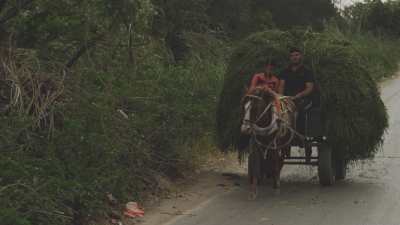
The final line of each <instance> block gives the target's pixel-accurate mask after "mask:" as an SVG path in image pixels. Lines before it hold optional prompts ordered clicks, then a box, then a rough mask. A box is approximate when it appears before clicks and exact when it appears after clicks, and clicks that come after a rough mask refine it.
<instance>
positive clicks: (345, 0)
mask: <svg viewBox="0 0 400 225" xmlns="http://www.w3.org/2000/svg"><path fill="white" fill-rule="evenodd" d="M337 1H338V3H339V2H340V0H337ZM354 2H361V0H342V7H343V6H347V5H351V4H352V3H354Z"/></svg>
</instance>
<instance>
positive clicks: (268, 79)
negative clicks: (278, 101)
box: [248, 60, 280, 94]
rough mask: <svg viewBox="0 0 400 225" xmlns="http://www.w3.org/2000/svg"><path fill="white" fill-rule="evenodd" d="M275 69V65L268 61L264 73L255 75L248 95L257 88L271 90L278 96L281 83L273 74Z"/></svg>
mask: <svg viewBox="0 0 400 225" xmlns="http://www.w3.org/2000/svg"><path fill="white" fill-rule="evenodd" d="M274 68H275V63H274V62H272V61H269V60H268V61H267V62H266V63H265V65H264V72H262V73H256V74H254V75H253V77H252V79H251V82H250V86H249V90H248V93H252V92H254V90H255V89H256V88H263V89H265V90H267V89H269V90H270V91H272V92H273V93H276V94H277V93H278V90H279V83H280V82H279V79H278V77H277V76H276V75H275V74H273V70H274Z"/></svg>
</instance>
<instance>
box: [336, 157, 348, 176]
mask: <svg viewBox="0 0 400 225" xmlns="http://www.w3.org/2000/svg"><path fill="white" fill-rule="evenodd" d="M335 166H336V174H335V175H336V176H335V178H336V180H343V179H345V178H346V170H347V163H346V160H344V159H337V160H336V165H335Z"/></svg>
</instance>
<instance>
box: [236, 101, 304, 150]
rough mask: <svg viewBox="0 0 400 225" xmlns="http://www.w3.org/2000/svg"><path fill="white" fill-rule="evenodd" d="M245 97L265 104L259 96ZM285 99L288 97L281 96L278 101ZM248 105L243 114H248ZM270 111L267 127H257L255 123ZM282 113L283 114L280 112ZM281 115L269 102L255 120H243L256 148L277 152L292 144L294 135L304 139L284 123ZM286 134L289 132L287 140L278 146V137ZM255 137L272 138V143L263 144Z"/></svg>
mask: <svg viewBox="0 0 400 225" xmlns="http://www.w3.org/2000/svg"><path fill="white" fill-rule="evenodd" d="M245 97H248V98H251V99H257V100H259V101H264V102H265V100H264V99H263V98H262V97H260V96H256V95H250V94H249V95H246V96H245ZM285 98H288V97H287V96H282V97H280V100H282V99H285ZM249 104H250V101H249V102H248V103H247V104H245V113H248V110H249V108H250V105H249ZM270 109H271V110H272V119H271V122H270V123H269V125H267V126H266V127H261V126H259V125H257V123H258V122H259V121H260V120H261V119H262V118H263V117H264V116H265V114H266V113H267V112H268V111H269V110H270ZM282 113H285V112H282ZM282 113H279V112H278V110H277V108H276V106H275V104H273V102H270V103H269V104H267V106H266V107H265V109H264V110H263V112H262V113H261V114H260V115H259V116H258V117H257V119H256V120H255V121H254V122H253V121H251V120H246V119H244V120H243V121H244V122H245V123H247V125H249V127H250V135H251V137H252V139H253V140H254V141H255V143H256V144H257V145H258V146H261V147H264V148H265V149H271V150H278V149H282V148H284V147H287V146H289V145H290V143H291V142H292V140H293V138H294V137H295V135H297V136H299V137H301V138H304V136H303V135H301V134H300V133H298V132H297V131H296V130H295V129H293V128H292V127H291V125H290V124H289V122H288V121H286V120H285V119H284V118H283V117H282ZM287 132H289V134H290V135H289V138H288V140H287V141H286V142H285V143H283V144H279V145H278V143H277V141H278V139H279V137H282V136H283V135H285V134H286V133H287ZM257 136H272V141H271V142H270V143H268V144H264V143H262V142H261V141H260V140H258V138H257Z"/></svg>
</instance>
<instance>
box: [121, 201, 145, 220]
mask: <svg viewBox="0 0 400 225" xmlns="http://www.w3.org/2000/svg"><path fill="white" fill-rule="evenodd" d="M124 215H125V216H127V217H131V218H135V217H143V216H144V211H143V210H142V209H140V208H139V205H138V204H137V203H136V202H128V203H126V207H125V211H124Z"/></svg>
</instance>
